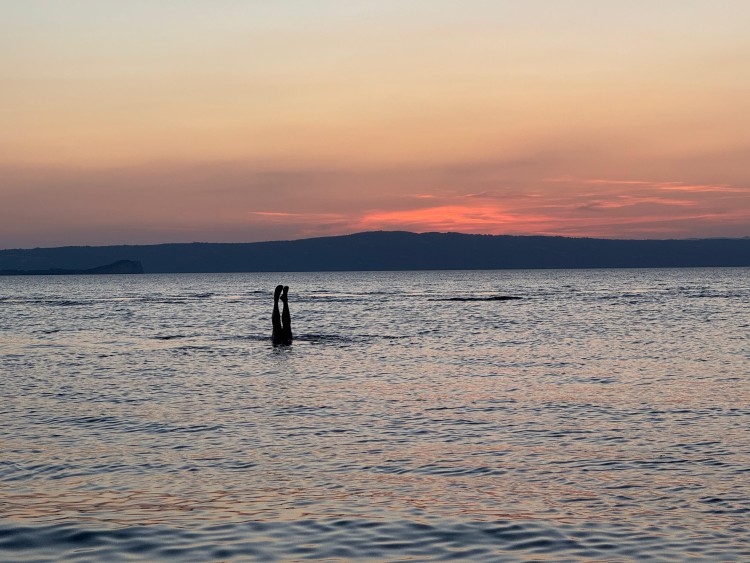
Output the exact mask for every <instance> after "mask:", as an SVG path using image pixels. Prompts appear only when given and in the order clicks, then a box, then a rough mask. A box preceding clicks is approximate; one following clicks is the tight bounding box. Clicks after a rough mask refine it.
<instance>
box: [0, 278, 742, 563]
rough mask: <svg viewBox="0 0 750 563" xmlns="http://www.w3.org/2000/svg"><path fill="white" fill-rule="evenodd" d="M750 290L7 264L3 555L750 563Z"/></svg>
mask: <svg viewBox="0 0 750 563" xmlns="http://www.w3.org/2000/svg"><path fill="white" fill-rule="evenodd" d="M749 280H750V271H749V270H747V269H716V270H711V269H697V270H610V271H596V270H588V271H511V272H447V273H445V272H413V273H332V274H283V275H276V274H247V275H244V274H242V275H174V276H130V277H128V276H101V277H99V276H97V277H17V278H0V389H1V390H2V397H3V400H2V402H1V403H0V438H1V439H2V457H0V559H2V560H24V561H42V560H57V559H77V560H91V561H118V560H126V559H127V560H132V559H136V560H139V559H140V560H149V561H153V560H161V559H176V560H190V561H202V560H231V559H237V560H248V559H249V560H252V559H256V560H264V561H267V560H297V559H307V558H310V559H334V560H335V559H340V560H349V559H369V560H405V559H411V560H442V559H472V560H492V561H496V560H554V561H559V560H579V559H594V560H628V559H639V560H647V559H651V560H655V561H667V560H677V561H682V560H686V559H693V560H703V561H717V560H750V431H749V430H748V429H750V337H749V336H748V334H749V333H750V304H749V303H750V299H749V298H750V281H749ZM280 282H284V283H287V284H289V285H290V286H291V292H290V293H291V301H292V303H291V307H292V316H293V320H294V330H295V333H296V335H297V336H298V339H297V341H296V342H295V343H294V345H293V346H292V347H291V348H287V349H274V348H273V347H272V346H271V345H270V341H269V336H270V312H271V311H270V309H271V297H270V296H271V291H272V290H273V287H274V286H275V285H276V284H277V283H280ZM503 297H520V298H521V299H503Z"/></svg>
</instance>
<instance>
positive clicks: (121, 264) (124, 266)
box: [0, 260, 143, 276]
mask: <svg viewBox="0 0 750 563" xmlns="http://www.w3.org/2000/svg"><path fill="white" fill-rule="evenodd" d="M142 273H143V266H142V265H141V263H140V262H135V261H133V260H118V261H117V262H113V263H112V264H106V265H105V266H97V267H96V268H89V269H87V270H71V269H66V268H50V269H48V270H0V276H70V275H76V276H81V275H101V274H142Z"/></svg>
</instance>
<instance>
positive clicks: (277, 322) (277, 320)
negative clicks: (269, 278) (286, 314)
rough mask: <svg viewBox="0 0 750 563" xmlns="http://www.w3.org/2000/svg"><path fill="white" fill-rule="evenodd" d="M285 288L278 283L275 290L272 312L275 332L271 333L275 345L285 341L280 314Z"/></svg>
mask: <svg viewBox="0 0 750 563" xmlns="http://www.w3.org/2000/svg"><path fill="white" fill-rule="evenodd" d="M283 289H284V286H281V285H277V286H276V290H275V291H274V292H273V313H271V324H272V325H273V332H272V333H271V340H272V341H273V344H274V346H275V345H277V344H281V343H283V342H284V329H283V328H282V326H281V315H280V314H279V297H280V296H281V292H282V290H283ZM284 310H286V305H284Z"/></svg>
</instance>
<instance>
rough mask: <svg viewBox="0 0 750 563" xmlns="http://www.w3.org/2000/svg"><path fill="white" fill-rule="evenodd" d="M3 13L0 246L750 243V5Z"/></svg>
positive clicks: (470, 3)
mask: <svg viewBox="0 0 750 563" xmlns="http://www.w3.org/2000/svg"><path fill="white" fill-rule="evenodd" d="M0 14H1V17H0V248H14V247H31V246H61V245H69V244H89V245H98V244H116V243H157V242H190V241H225V242H246V241H258V240H272V239H273V240H276V239H294V238H303V237H309V236H320V235H330V234H345V233H352V232H358V231H366V230H379V229H384V230H410V231H418V232H423V231H459V232H467V233H494V234H554V235H566V236H595V237H614V238H692V237H716V236H731V237H740V236H750V1H747V0H710V1H709V0H659V1H654V0H627V1H624V0H623V1H601V0H544V1H543V0H524V1H520V0H514V1H506V0H460V1H459V0H455V1H449V0H398V1H396V0H315V1H313V0H296V1H291V0H274V1H266V0H211V1H209V0H203V1H198V0H179V1H178V0H127V1H122V0H96V1H94V0H87V1H84V0H46V1H41V0H4V1H3V2H2V8H0Z"/></svg>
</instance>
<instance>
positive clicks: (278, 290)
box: [273, 285, 289, 303]
mask: <svg viewBox="0 0 750 563" xmlns="http://www.w3.org/2000/svg"><path fill="white" fill-rule="evenodd" d="M287 289H289V288H287ZM283 290H284V286H283V285H277V286H276V289H275V290H274V292H273V302H274V303H276V302H277V301H278V300H279V297H280V296H281V292H282V291H283ZM284 301H286V294H285V295H284Z"/></svg>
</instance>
